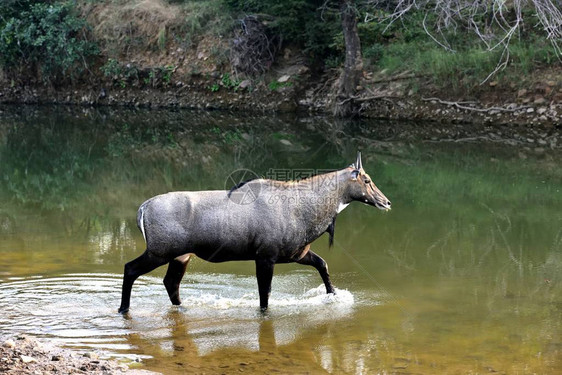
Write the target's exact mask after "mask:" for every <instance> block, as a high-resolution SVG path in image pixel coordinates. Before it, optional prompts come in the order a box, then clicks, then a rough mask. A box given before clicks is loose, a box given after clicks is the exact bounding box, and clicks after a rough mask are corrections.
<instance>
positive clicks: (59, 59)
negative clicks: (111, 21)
mask: <svg viewBox="0 0 562 375" xmlns="http://www.w3.org/2000/svg"><path fill="white" fill-rule="evenodd" d="M15 3H17V4H18V6H20V7H22V11H21V12H20V13H18V14H10V12H8V11H7V9H6V7H5V6H3V7H2V8H0V11H1V12H3V13H0V15H2V16H4V15H6V14H9V15H10V17H8V18H6V17H2V18H0V19H2V22H1V23H0V64H1V65H2V66H3V67H5V68H8V69H18V70H19V71H20V72H21V73H23V72H27V73H31V74H36V73H38V74H39V77H38V78H40V79H41V80H43V81H45V82H54V80H59V79H60V80H64V79H65V78H70V79H74V78H77V77H78V76H79V75H80V74H81V73H82V72H83V71H84V69H85V68H86V67H87V66H86V62H85V61H86V60H85V59H86V58H87V57H89V56H92V55H96V54H97V53H98V48H97V46H96V45H95V43H92V42H90V41H88V40H87V38H86V28H87V25H86V23H85V21H84V20H82V19H80V18H78V17H77V16H76V15H75V14H74V6H73V5H72V3H70V2H62V3H53V4H49V3H32V2H31V1H23V2H15Z"/></svg>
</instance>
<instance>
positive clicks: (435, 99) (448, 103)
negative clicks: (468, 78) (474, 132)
mask: <svg viewBox="0 0 562 375" xmlns="http://www.w3.org/2000/svg"><path fill="white" fill-rule="evenodd" d="M422 101H424V102H430V101H436V102H438V103H440V104H445V105H448V106H453V107H456V108H459V109H465V110H468V111H475V112H491V111H499V112H515V111H520V110H522V109H527V108H530V107H529V106H521V107H515V108H505V107H488V108H478V107H468V106H466V105H464V104H476V102H451V101H447V100H441V99H439V98H422Z"/></svg>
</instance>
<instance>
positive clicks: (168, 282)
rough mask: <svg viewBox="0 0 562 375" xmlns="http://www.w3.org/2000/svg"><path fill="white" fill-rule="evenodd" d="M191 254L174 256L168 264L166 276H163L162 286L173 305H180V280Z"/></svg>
mask: <svg viewBox="0 0 562 375" xmlns="http://www.w3.org/2000/svg"><path fill="white" fill-rule="evenodd" d="M190 258H191V254H185V255H182V256H180V257H177V258H175V259H174V260H172V261H171V262H170V263H169V264H168V271H167V272H166V276H164V286H166V290H167V291H168V296H170V301H171V302H172V304H174V305H180V304H181V300H180V282H181V279H182V277H183V275H184V274H185V269H186V268H187V264H188V263H189V259H190Z"/></svg>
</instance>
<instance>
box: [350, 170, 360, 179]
mask: <svg viewBox="0 0 562 375" xmlns="http://www.w3.org/2000/svg"><path fill="white" fill-rule="evenodd" d="M359 173H360V172H359V169H354V170H352V171H351V179H352V180H353V181H355V180H357V177H358V176H359Z"/></svg>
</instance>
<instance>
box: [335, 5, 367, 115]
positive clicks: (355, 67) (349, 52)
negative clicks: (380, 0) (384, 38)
mask: <svg viewBox="0 0 562 375" xmlns="http://www.w3.org/2000/svg"><path fill="white" fill-rule="evenodd" d="M340 14H341V22H342V28H343V36H344V42H345V63H344V68H343V72H342V73H341V75H340V78H339V81H338V85H337V96H336V100H335V103H334V115H335V116H339V117H354V116H357V115H358V114H359V104H358V103H357V102H356V101H355V94H356V91H357V86H359V82H360V79H361V76H362V74H363V58H362V56H361V43H360V41H359V33H358V32H357V15H356V12H355V6H354V1H353V0H340Z"/></svg>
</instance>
